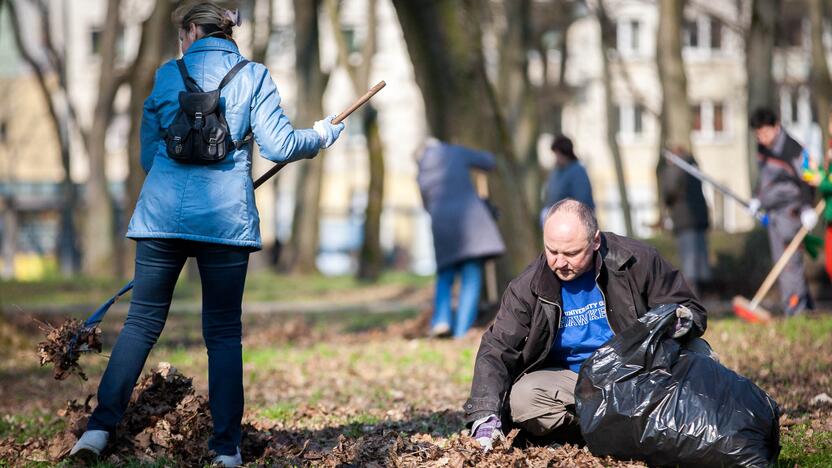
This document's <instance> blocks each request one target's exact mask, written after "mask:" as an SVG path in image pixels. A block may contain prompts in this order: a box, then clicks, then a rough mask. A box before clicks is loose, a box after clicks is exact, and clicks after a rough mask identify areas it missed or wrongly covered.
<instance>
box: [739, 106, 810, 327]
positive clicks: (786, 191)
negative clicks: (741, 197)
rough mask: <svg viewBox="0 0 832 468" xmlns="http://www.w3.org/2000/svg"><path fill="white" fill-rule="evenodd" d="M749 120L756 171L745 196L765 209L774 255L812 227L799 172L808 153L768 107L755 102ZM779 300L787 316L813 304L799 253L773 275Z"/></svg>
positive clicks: (753, 207) (754, 209) (807, 195)
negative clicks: (756, 105) (754, 182)
mask: <svg viewBox="0 0 832 468" xmlns="http://www.w3.org/2000/svg"><path fill="white" fill-rule="evenodd" d="M749 125H750V126H751V128H752V129H753V130H754V135H755V137H756V138H757V163H758V165H759V177H758V179H757V185H756V188H755V189H754V191H753V194H754V198H752V199H751V200H750V201H749V211H751V212H752V214H755V213H756V212H758V211H760V210H762V211H765V212H766V214H767V215H768V227H767V230H768V238H769V246H770V248H771V257H772V260H773V261H777V259H778V258H780V256H781V255H782V254H783V251H784V250H786V246H788V245H789V242H791V240H792V239H793V238H794V236H795V235H796V234H797V232H798V231H799V230H800V227H801V226H803V227H805V228H806V229H809V230H811V229H812V228H813V227H815V224H817V221H818V217H817V214H815V210H814V208H813V207H812V197H813V193H812V187H811V186H810V185H809V184H808V183H807V182H806V181H805V180H803V178H802V172H803V167H804V166H805V165H807V162H808V160H809V153H808V152H807V151H806V150H805V149H804V148H803V147H802V146H801V145H800V143H798V142H797V141H795V140H794V138H792V137H791V136H790V135H789V134H788V133H786V131H785V130H784V129H783V127H781V126H780V120H779V118H778V117H777V114H775V113H774V111H772V110H771V109H766V108H760V109H757V110H756V111H754V112H753V113H752V114H751V118H750V119H749ZM777 285H778V288H779V290H780V300H781V302H782V307H783V312H784V314H785V315H786V316H793V315H797V314H800V313H802V312H804V311H806V310H811V309H813V308H814V303H813V301H812V296H811V294H810V293H809V285H808V283H807V282H806V273H805V270H804V266H803V255H801V254H796V255H792V257H791V259H790V260H789V262H788V263H787V264H786V267H785V268H784V269H783V272H782V273H781V274H780V277H779V278H778V279H777Z"/></svg>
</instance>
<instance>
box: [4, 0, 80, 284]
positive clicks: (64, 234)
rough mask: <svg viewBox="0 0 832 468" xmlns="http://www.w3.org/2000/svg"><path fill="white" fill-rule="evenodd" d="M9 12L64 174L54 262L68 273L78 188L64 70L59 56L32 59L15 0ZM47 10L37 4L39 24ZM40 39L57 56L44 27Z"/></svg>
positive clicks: (73, 266) (75, 260)
mask: <svg viewBox="0 0 832 468" xmlns="http://www.w3.org/2000/svg"><path fill="white" fill-rule="evenodd" d="M8 5H9V13H10V19H11V26H12V35H13V37H14V40H15V44H16V46H17V49H18V51H19V52H20V55H21V57H23V60H24V61H25V62H26V63H27V64H28V65H29V66H30V67H31V68H32V71H33V72H34V75H35V79H36V81H37V83H38V87H39V89H40V91H41V94H42V95H43V99H44V102H45V103H46V108H47V110H48V112H49V117H50V121H51V123H52V126H53V129H54V131H55V137H56V141H57V142H58V146H59V148H60V161H61V167H62V168H63V171H64V175H63V179H62V181H61V207H60V221H59V223H60V224H59V228H58V229H59V231H58V252H57V254H58V264H59V268H60V270H61V273H63V274H65V275H71V274H74V273H76V272H77V271H78V269H79V268H80V252H79V248H78V236H77V229H76V213H77V209H78V190H77V188H76V186H75V184H74V183H73V182H72V160H71V159H70V153H69V145H70V141H69V140H70V130H69V129H70V120H71V112H70V107H69V102H68V100H67V92H66V88H65V86H64V85H65V83H66V78H65V75H66V70H65V69H64V68H63V61H62V60H52V63H40V62H39V61H38V60H36V59H35V53H34V51H32V50H31V49H30V46H31V45H30V44H26V43H25V41H24V40H23V37H22V34H21V30H20V21H19V16H18V15H19V14H20V13H19V11H18V8H17V5H16V2H13V1H10V2H8ZM49 13H50V10H49V9H48V8H46V6H45V5H44V6H42V7H41V8H40V11H39V14H40V15H41V16H42V19H41V21H39V24H40V25H41V26H42V27H44V28H48V26H49ZM41 32H42V34H43V35H44V40H43V41H41V44H43V46H44V47H45V48H46V49H47V50H48V52H49V53H48V54H47V56H48V57H52V58H53V59H54V58H57V57H58V53H57V51H56V50H55V49H54V44H53V43H52V41H51V35H50V34H49V31H48V29H47V30H44V31H41ZM50 73H54V74H57V75H58V77H59V78H58V79H57V80H50V79H47V75H48V74H50Z"/></svg>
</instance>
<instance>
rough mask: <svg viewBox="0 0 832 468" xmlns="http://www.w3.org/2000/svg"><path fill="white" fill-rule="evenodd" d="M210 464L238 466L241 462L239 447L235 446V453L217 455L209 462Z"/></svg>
mask: <svg viewBox="0 0 832 468" xmlns="http://www.w3.org/2000/svg"><path fill="white" fill-rule="evenodd" d="M211 464H212V465H219V466H240V465H242V464H243V457H242V455H240V447H237V453H236V454H235V455H217V456H216V457H214V460H213V461H212V462H211Z"/></svg>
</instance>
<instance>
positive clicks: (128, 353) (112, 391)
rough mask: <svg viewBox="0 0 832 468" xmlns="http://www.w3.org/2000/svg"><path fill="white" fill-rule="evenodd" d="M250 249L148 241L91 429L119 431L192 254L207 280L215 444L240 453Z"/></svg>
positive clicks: (142, 244)
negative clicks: (244, 304) (245, 291)
mask: <svg viewBox="0 0 832 468" xmlns="http://www.w3.org/2000/svg"><path fill="white" fill-rule="evenodd" d="M249 252H250V251H249V250H248V249H245V248H238V247H232V246H227V245H220V244H208V243H202V242H193V241H186V240H179V239H142V240H139V241H138V243H137V247H136V272H135V277H134V284H135V286H134V287H133V298H132V300H131V301H130V310H129V312H128V313H127V320H126V321H125V322H124V328H123V329H122V330H121V333H120V334H119V336H118V339H117V340H116V344H115V346H114V347H113V352H112V354H111V355H110V361H109V363H108V364H107V370H106V371H105V372H104V376H103V377H102V378H101V384H100V385H99V386H98V406H97V407H96V408H95V411H94V412H93V414H92V417H91V418H90V422H89V424H88V425H87V429H88V430H105V431H109V432H112V431H113V430H114V429H115V428H116V426H117V425H118V423H119V421H121V418H122V416H123V415H124V411H125V409H127V404H128V403H129V401H130V395H131V393H132V392H133V387H134V386H135V385H136V381H137V380H138V378H139V375H140V374H141V371H142V368H143V367H144V363H145V361H146V360H147V356H148V354H149V353H150V349H151V348H152V347H153V345H154V344H156V340H157V339H158V338H159V335H160V334H161V333H162V328H164V326H165V320H166V319H167V316H168V309H169V308H170V301H171V297H172V296H173V288H174V286H175V285H176V280H177V278H178V277H179V273H180V272H181V271H182V266H183V265H184V264H185V260H186V259H187V258H188V257H196V261H197V265H198V266H199V276H200V279H201V280H202V336H203V338H204V339H205V346H206V347H207V348H208V399H209V404H210V407H211V416H212V418H213V420H214V435H213V437H212V438H211V440H210V441H209V442H208V447H209V448H210V449H211V450H214V451H215V452H217V453H218V454H220V455H233V454H236V453H237V446H239V445H240V424H241V421H242V418H243V358H242V351H243V347H242V323H241V321H240V315H241V313H242V300H243V287H244V286H245V281H246V270H247V268H248V256H249Z"/></svg>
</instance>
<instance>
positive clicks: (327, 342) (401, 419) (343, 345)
mask: <svg viewBox="0 0 832 468" xmlns="http://www.w3.org/2000/svg"><path fill="white" fill-rule="evenodd" d="M385 317H387V318H385ZM33 319H34V317H32V316H30V315H27V314H25V313H17V314H14V315H9V314H7V315H6V316H5V317H3V321H2V323H0V414H2V420H1V421H0V460H2V461H0V465H11V466H31V465H35V466H39V465H46V466H48V465H53V464H56V463H60V460H61V459H62V457H63V456H64V455H65V454H66V452H67V451H68V450H69V448H70V447H71V446H72V444H73V443H74V441H75V437H76V435H77V434H79V433H80V432H81V431H82V430H83V427H84V424H85V421H86V417H87V415H88V412H89V409H90V406H91V405H92V406H94V404H95V398H94V397H91V395H93V394H94V393H95V389H96V385H97V383H98V381H99V380H100V376H101V373H102V372H103V369H104V366H105V365H106V357H105V356H101V355H85V356H83V357H82V358H81V365H82V366H83V368H84V371H85V372H86V374H87V376H88V377H89V380H88V381H83V380H81V379H80V378H78V377H77V376H72V377H70V378H69V379H66V380H63V381H56V380H54V379H53V375H52V370H51V369H49V368H41V367H39V362H38V356H37V353H36V348H37V342H38V341H40V340H41V339H43V336H44V334H43V333H42V332H41V331H40V330H39V329H38V325H37V322H35V321H34V320H33ZM50 320H51V321H52V322H53V323H54V322H56V321H59V320H56V319H55V318H54V317H53V318H51V319H50ZM122 320H123V316H119V315H113V316H111V317H108V318H107V320H106V321H105V323H104V327H103V328H104V329H103V333H102V337H103V341H104V353H105V354H106V353H107V352H109V350H110V349H111V348H112V342H113V340H114V339H115V336H116V335H117V332H118V329H119V328H120V323H121V321H122ZM424 325H425V324H424V323H423V321H420V320H419V318H418V317H417V318H413V314H409V315H408V314H404V315H400V316H383V315H380V314H376V315H373V316H361V315H360V314H359V315H355V314H350V315H343V316H335V315H333V316H331V317H329V316H325V315H321V316H317V317H316V318H314V319H310V318H309V317H306V316H291V315H285V314H280V315H276V314H249V315H246V316H245V319H244V327H245V329H244V336H245V339H244V349H245V351H244V372H245V392H246V413H245V417H244V423H245V427H244V436H243V446H242V450H243V457H244V460H245V461H246V462H248V463H249V464H250V465H251V466H261V465H268V466H273V465H277V466H292V465H295V466H297V465H300V466H570V467H571V466H580V467H590V466H592V467H594V466H599V467H600V466H617V467H618V466H620V467H623V466H643V465H641V464H639V463H636V462H629V461H620V460H613V459H604V458H596V457H594V456H592V455H591V454H590V453H589V452H588V450H587V449H585V448H582V447H578V446H574V445H565V446H562V447H559V448H550V447H528V446H526V445H525V444H523V443H521V442H520V440H521V438H517V439H515V438H514V437H513V435H509V440H508V441H506V442H503V443H498V444H497V446H496V448H495V450H493V451H492V452H490V453H488V454H483V453H482V452H481V450H479V448H478V446H477V444H476V442H475V441H473V440H472V439H471V438H470V437H468V436H467V431H466V430H465V429H464V427H463V424H462V412H461V405H462V403H463V402H464V400H465V399H466V398H467V395H468V391H469V387H470V381H471V376H472V372H473V361H474V356H475V354H476V350H477V347H478V344H479V335H480V334H481V333H482V329H476V330H472V332H471V333H470V334H469V336H468V337H466V338H465V339H463V340H457V341H453V340H430V339H427V338H424V337H420V336H419V335H420V332H421V330H423V328H424ZM705 338H706V339H708V340H709V341H710V342H711V344H712V345H713V347H714V349H715V350H716V351H717V352H718V353H719V354H720V358H721V360H722V362H723V363H724V364H725V365H727V366H728V367H729V368H732V369H734V370H736V371H737V372H739V373H740V374H742V375H745V376H747V377H749V378H750V379H751V380H752V381H754V382H755V383H757V384H758V385H759V386H760V387H761V388H763V389H764V390H766V391H767V392H769V394H770V395H771V396H772V397H774V399H775V400H777V402H778V403H779V404H780V406H781V409H782V411H783V416H782V418H781V421H780V423H781V438H782V440H781V444H782V445H783V451H782V452H781V456H780V462H779V466H796V465H797V466H829V465H830V464H832V398H830V397H829V395H832V316H830V315H818V316H816V317H810V318H799V319H792V320H789V321H777V322H775V323H774V324H773V325H770V326H752V325H748V324H744V323H740V322H738V321H736V320H733V319H722V320H712V321H711V324H710V326H709V330H708V333H707V334H706V336H705ZM159 362H169V363H171V365H172V366H173V367H174V368H175V370H174V369H172V368H170V367H167V366H163V368H162V369H161V370H158V369H157V370H156V372H153V373H151V371H153V370H154V368H156V366H157V364H158V363H159ZM206 369H207V356H206V354H205V351H204V346H203V343H202V339H201V332H200V325H199V316H198V315H196V314H172V315H171V317H170V319H169V322H168V325H167V327H166V330H165V331H164V333H163V335H162V339H161V340H160V342H159V344H158V345H157V347H156V348H155V349H154V351H153V353H152V354H151V356H150V359H149V361H148V366H147V368H146V371H148V373H149V374H148V375H146V376H145V377H143V379H142V380H141V381H140V383H139V385H138V386H137V390H136V393H135V394H134V400H135V401H134V404H133V405H132V406H131V409H130V410H128V415H126V417H125V423H124V424H122V426H121V427H120V428H119V432H118V433H117V434H116V435H115V436H114V438H113V439H112V443H111V444H110V446H109V448H108V451H107V452H106V453H105V456H104V462H103V464H102V465H101V466H120V465H123V464H125V463H133V464H138V465H139V466H141V465H147V466H160V465H168V464H181V465H191V466H192V465H201V464H204V463H206V462H207V461H209V460H210V458H209V453H208V450H207V443H206V441H207V438H208V436H209V434H210V414H209V412H208V410H207V401H206V395H207V375H206V372H207V371H206ZM68 402H71V403H68Z"/></svg>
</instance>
